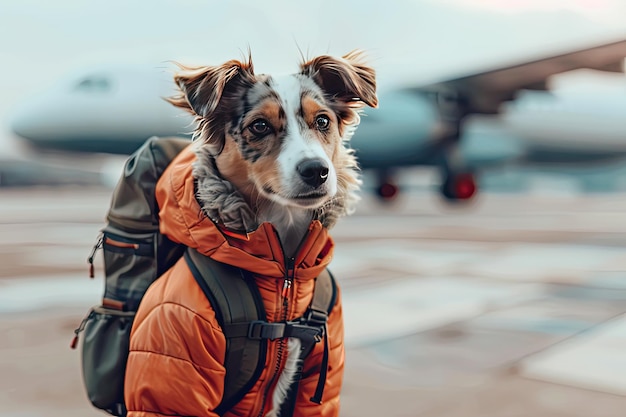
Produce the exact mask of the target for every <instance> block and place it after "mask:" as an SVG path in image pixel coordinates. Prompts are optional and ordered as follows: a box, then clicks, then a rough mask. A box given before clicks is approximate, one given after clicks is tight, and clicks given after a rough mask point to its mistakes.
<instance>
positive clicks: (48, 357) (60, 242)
mask: <svg viewBox="0 0 626 417" xmlns="http://www.w3.org/2000/svg"><path fill="white" fill-rule="evenodd" d="M110 195H111V190H110V189H106V188H86V187H62V188H35V189H28V190H20V189H2V190H0V265H1V266H0V417H6V416H11V417H40V416H41V417H43V416H45V417H56V416H59V417H61V416H63V417H74V416H82V417H88V416H94V417H95V416H102V415H104V414H103V413H102V412H100V411H97V410H96V409H94V408H93V407H92V406H91V405H90V404H89V402H88V400H87V398H86V396H85V394H84V390H83V387H82V382H81V376H80V354H79V351H73V350H71V349H70V348H69V344H70V341H71V339H72V337H73V330H74V328H75V327H76V326H77V325H78V323H79V322H80V320H81V319H82V317H83V316H84V314H85V313H86V312H87V310H88V308H89V307H91V306H92V305H94V304H96V303H97V302H98V299H99V297H100V295H101V291H102V285H103V283H102V271H101V268H102V264H101V259H98V260H97V263H96V270H97V276H96V279H94V280H90V279H89V278H88V277H87V273H88V268H87V263H86V258H87V256H88V254H89V251H90V249H91V247H92V245H93V244H94V242H95V240H96V236H97V234H98V231H99V229H100V228H101V227H102V226H103V224H104V216H105V213H106V210H107V208H108V204H109V199H110ZM333 237H334V239H335V241H336V251H335V258H334V260H333V262H332V264H331V270H332V271H333V273H334V275H335V276H336V277H337V278H338V280H339V282H340V285H341V286H342V293H343V300H344V312H345V327H346V346H347V352H346V371H345V380H344V388H343V391H342V412H341V415H342V416H346V417H348V416H355V417H356V416H359V417H368V416H407V417H408V416H410V417H414V416H424V417H426V416H429V417H431V416H432V417H526V416H533V417H613V416H615V417H617V416H619V417H623V416H624V415H625V413H626V251H625V248H626V194H592V195H578V194H550V193H543V194H484V195H482V196H481V197H480V198H478V199H477V201H475V202H474V203H473V204H472V205H471V206H469V207H464V208H462V207H453V208H450V207H446V206H444V205H443V204H442V203H441V202H440V200H439V198H438V197H437V196H436V195H434V194H432V193H429V192H424V191H420V192H410V193H407V194H405V195H402V196H401V197H400V199H399V201H398V202H396V203H395V204H393V205H390V206H385V205H382V204H380V203H379V202H377V201H376V200H375V199H373V198H372V197H371V196H369V195H364V198H363V201H362V202H361V204H360V206H359V209H358V210H357V213H356V214H355V215H353V216H351V217H349V218H346V219H343V220H342V221H341V222H340V223H339V224H338V225H337V227H336V228H335V229H334V230H333Z"/></svg>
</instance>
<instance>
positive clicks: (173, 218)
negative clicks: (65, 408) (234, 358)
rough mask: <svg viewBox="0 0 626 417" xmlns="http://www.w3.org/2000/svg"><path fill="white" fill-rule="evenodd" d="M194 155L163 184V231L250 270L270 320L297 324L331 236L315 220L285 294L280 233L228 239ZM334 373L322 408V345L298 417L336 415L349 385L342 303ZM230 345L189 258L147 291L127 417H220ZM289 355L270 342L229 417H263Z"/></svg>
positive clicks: (311, 361) (307, 365)
mask: <svg viewBox="0 0 626 417" xmlns="http://www.w3.org/2000/svg"><path fill="white" fill-rule="evenodd" d="M195 160H196V156H195V154H194V153H193V151H192V149H191V147H189V148H187V149H186V150H184V151H183V152H182V153H181V154H180V155H179V156H178V157H177V158H176V159H175V160H174V161H173V163H172V164H171V165H170V166H169V167H168V168H167V170H166V171H165V173H164V174H163V176H162V178H161V179H160V181H159V183H158V186H157V200H158V203H159V207H160V223H161V232H162V233H164V234H166V235H167V236H168V237H170V239H172V240H174V241H176V242H180V243H183V244H185V245H187V246H190V247H192V248H196V249H197V250H198V251H199V252H201V253H203V254H205V255H207V256H210V257H212V258H213V259H215V260H217V261H220V262H224V263H228V264H231V265H234V266H237V267H240V268H244V269H246V270H248V271H250V272H252V274H253V275H254V277H255V281H256V284H257V285H258V287H259V290H260V293H261V296H262V298H263V304H264V306H265V311H266V312H267V320H268V321H270V322H276V321H283V320H294V319H296V318H298V317H301V316H302V315H303V314H304V312H305V310H306V309H307V307H308V306H309V304H310V302H311V296H312V291H313V287H314V278H315V277H317V276H318V275H319V274H320V273H321V272H322V271H323V270H324V268H325V267H326V266H327V265H328V263H329V262H330V260H331V257H332V252H333V242H332V240H331V238H330V237H329V235H328V232H327V229H326V228H324V227H323V226H322V225H321V223H320V222H319V221H313V222H312V223H311V225H310V227H309V233H308V235H307V237H306V238H305V240H304V241H303V244H302V245H301V247H300V250H299V252H298V254H297V256H296V257H295V271H294V279H293V283H292V285H291V287H290V288H289V289H288V291H285V292H284V291H283V287H284V286H285V282H284V281H285V277H286V266H285V265H286V259H285V257H284V254H283V252H282V249H281V245H280V241H279V240H278V237H277V234H276V232H275V229H274V228H273V226H272V225H270V224H268V223H263V224H261V225H260V226H259V227H258V228H257V229H256V230H254V231H253V232H251V233H248V234H247V235H236V234H233V233H224V230H222V228H220V227H218V226H217V225H216V223H214V222H213V221H211V220H209V219H208V218H207V217H206V216H205V215H204V213H203V211H202V210H201V208H200V205H199V204H198V202H197V200H196V198H195V191H194V188H195V187H194V178H193V175H192V173H193V171H192V163H193V162H194V161H195ZM327 337H328V343H329V352H328V374H327V377H326V385H325V387H324V395H323V398H322V403H321V404H316V403H313V402H311V401H310V399H311V397H312V396H313V395H314V393H315V389H316V386H317V383H318V378H319V372H320V369H321V363H322V357H323V353H324V343H323V342H322V343H317V344H316V345H315V348H314V350H313V351H312V352H311V354H310V355H309V356H308V357H307V358H306V359H305V361H304V363H303V371H302V372H303V373H302V375H303V378H302V381H301V383H300V388H299V391H298V394H297V398H296V407H295V412H294V416H302V417H304V416H337V415H338V414H339V391H340V389H341V383H342V378H343V365H344V346H343V319H342V312H341V298H340V296H339V294H338V297H337V303H336V305H335V307H334V308H333V310H332V312H331V314H330V317H329V321H328V332H327ZM225 346H226V342H225V338H224V335H223V333H222V330H221V328H220V326H219V324H218V322H217V321H216V318H215V313H214V311H213V309H212V308H211V305H210V304H209V302H208V300H207V298H206V296H205V295H204V293H203V292H202V290H201V289H200V287H199V286H198V284H197V283H196V281H195V279H194V278H193V275H192V273H191V271H190V270H189V268H188V266H187V264H186V262H185V261H184V259H181V260H180V261H178V263H176V264H175V265H174V266H173V267H172V268H171V269H170V270H169V271H167V272H166V273H165V274H164V275H163V276H162V277H160V278H159V279H158V280H157V281H156V282H155V283H154V284H153V285H152V286H151V287H150V288H149V289H148V291H147V292H146V294H145V296H144V298H143V300H142V302H141V305H140V307H139V311H138V312H137V316H136V318H135V322H134V324H133V329H132V334H131V342H130V354H129V358H128V364H127V371H126V381H125V400H126V406H127V408H128V417H148V416H203V417H210V416H215V415H216V414H215V413H214V412H213V410H214V409H215V407H216V406H217V405H218V404H219V403H220V401H221V398H222V393H223V389H224V375H225V369H224V356H225ZM284 349H287V343H286V341H285V340H281V339H278V340H274V341H268V349H267V357H266V363H265V365H266V366H265V369H264V370H263V372H262V374H261V376H260V378H259V379H258V381H257V382H256V384H255V385H254V386H253V387H252V389H251V390H250V391H249V392H248V393H247V394H246V395H245V397H244V398H243V399H242V400H241V401H240V402H239V403H238V404H237V405H236V406H235V407H234V408H233V409H231V410H230V411H229V412H227V413H226V414H225V415H227V416H254V417H256V416H264V415H266V414H267V413H268V412H269V411H270V410H271V409H272V401H273V400H272V397H273V391H274V388H275V385H276V381H277V379H278V374H280V372H281V370H282V368H283V367H284V365H285V364H284V362H285V356H286V355H284V354H283V353H284V352H281V350H284Z"/></svg>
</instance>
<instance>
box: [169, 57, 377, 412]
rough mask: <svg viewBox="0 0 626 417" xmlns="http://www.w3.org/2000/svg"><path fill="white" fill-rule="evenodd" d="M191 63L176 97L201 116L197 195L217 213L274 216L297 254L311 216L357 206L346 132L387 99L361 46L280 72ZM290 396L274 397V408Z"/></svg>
mask: <svg viewBox="0 0 626 417" xmlns="http://www.w3.org/2000/svg"><path fill="white" fill-rule="evenodd" d="M182 69H183V71H182V72H181V73H179V74H177V75H176V76H175V77H174V79H175V82H176V84H177V86H178V87H179V90H180V93H179V94H178V95H177V96H175V97H172V98H170V99H169V101H170V103H172V104H174V105H175V106H177V107H181V108H183V109H185V110H187V111H189V112H190V113H191V114H193V115H194V116H195V119H196V123H197V127H196V130H195V132H194V139H195V140H196V142H197V143H198V144H199V146H198V148H197V155H198V158H197V162H196V164H195V165H194V178H195V179H196V183H197V198H198V201H199V203H200V204H201V206H202V208H203V210H204V212H205V213H206V215H207V216H209V217H210V218H211V219H212V220H213V221H214V222H216V223H218V224H220V225H222V226H225V227H226V228H227V229H230V230H235V231H238V232H244V233H245V232H250V231H253V230H255V229H256V228H257V227H258V225H259V224H260V223H262V222H271V223H272V224H273V225H274V227H275V228H276V230H277V232H278V234H279V237H280V239H281V242H282V245H283V250H284V252H285V256H286V257H292V256H294V255H295V253H296V252H297V249H298V245H299V243H300V242H301V240H302V239H303V237H304V236H305V234H306V232H307V230H308V226H309V224H310V222H311V221H312V220H314V219H317V220H320V221H321V222H322V224H323V225H324V226H326V227H328V228H330V227H332V226H333V225H334V224H335V222H336V221H337V219H338V218H339V217H341V216H343V215H345V214H349V213H351V212H352V211H353V209H354V203H355V202H356V201H357V196H356V191H357V190H358V187H359V184H360V179H359V174H358V168H357V163H356V159H355V157H354V155H353V152H352V150H351V149H349V148H348V147H347V141H348V140H349V139H350V137H351V136H352V134H353V133H354V130H355V129H356V126H357V125H358V123H359V120H360V119H359V113H358V110H359V109H360V108H362V107H364V106H365V105H368V106H371V107H376V106H377V105H378V99H377V97H376V81H375V74H374V70H373V69H371V68H370V67H368V66H367V65H365V64H364V63H363V61H362V54H361V53H360V52H358V51H354V52H351V53H349V54H347V55H345V56H344V57H342V58H333V57H331V56H326V55H325V56H320V57H317V58H314V59H312V60H309V61H307V62H304V63H302V64H301V66H300V72H299V73H297V74H291V75H287V76H280V77H274V76H269V75H256V74H254V70H253V65H252V60H251V58H250V57H248V60H247V61H245V62H240V61H237V60H232V61H228V62H226V63H225V64H223V65H219V66H210V67H199V68H188V67H182ZM298 342H299V341H298ZM293 343H294V341H290V343H289V344H288V347H289V348H290V349H289V351H290V354H289V357H288V360H287V362H288V363H291V364H292V365H293V364H294V363H296V362H294V358H295V359H297V356H295V354H297V352H298V351H299V349H293V348H292V346H293ZM291 352H294V355H291ZM290 360H291V362H290ZM292 368H294V369H295V368H296V366H292ZM290 374H293V372H289V371H287V372H283V374H282V375H281V377H280V379H279V387H283V388H284V387H288V386H289V382H290V380H291V378H292V377H293V375H290ZM276 391H277V392H280V388H278V389H277V390H276ZM285 391H286V389H285ZM276 396H278V397H284V394H282V395H281V394H277V395H275V397H276ZM281 402H282V399H281V398H274V411H273V412H272V413H270V415H276V414H277V411H276V410H278V409H279V408H280V403H281Z"/></svg>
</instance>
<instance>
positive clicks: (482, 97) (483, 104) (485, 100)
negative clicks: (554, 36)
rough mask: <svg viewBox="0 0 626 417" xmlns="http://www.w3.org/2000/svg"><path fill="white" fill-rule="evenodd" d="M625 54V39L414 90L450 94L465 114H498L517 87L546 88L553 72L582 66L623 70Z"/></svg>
mask: <svg viewBox="0 0 626 417" xmlns="http://www.w3.org/2000/svg"><path fill="white" fill-rule="evenodd" d="M624 58H626V40H622V41H619V42H613V43H608V44H604V45H600V46H596V47H592V48H587V49H582V50H578V51H574V52H569V53H565V54H562V55H556V56H551V57H547V58H543V59H538V60H535V61H530V62H525V63H521V64H518V65H512V66H509V67H505V68H499V69H495V70H491V71H486V72H481V73H478V74H473V75H469V76H464V77H461V78H455V79H450V80H445V81H441V82H437V83H434V84H429V85H426V86H421V87H417V88H415V89H413V90H415V91H419V92H426V93H431V94H448V95H450V94H451V95H452V96H448V97H452V98H453V99H454V100H455V101H456V102H457V103H460V104H461V105H462V106H463V112H464V113H465V114H471V113H480V114H497V113H498V110H499V107H500V104H502V102H504V101H509V100H512V99H514V98H515V95H516V93H517V92H518V91H519V90H547V89H548V86H547V79H548V78H549V77H550V76H552V75H555V74H559V73H563V72H566V71H572V70H576V69H582V68H588V69H594V70H600V71H610V72H623V71H624Z"/></svg>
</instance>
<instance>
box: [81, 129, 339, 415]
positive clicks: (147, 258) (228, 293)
mask: <svg viewBox="0 0 626 417" xmlns="http://www.w3.org/2000/svg"><path fill="white" fill-rule="evenodd" d="M189 143H190V142H189V141H188V140H185V139H177V138H176V139H175V138H172V139H157V138H150V139H149V140H148V141H147V142H146V143H145V144H144V145H143V146H142V147H141V148H139V149H138V150H137V151H136V152H135V153H134V154H133V155H131V156H130V157H129V159H128V161H127V162H126V165H125V167H124V173H123V175H122V178H121V179H120V181H119V182H118V184H117V187H116V189H115V191H114V193H113V198H112V201H111V207H110V209H109V212H108V215H107V224H106V226H105V228H104V229H103V230H102V233H101V235H100V237H99V239H98V242H97V243H96V245H95V246H94V248H93V250H92V252H91V254H90V256H89V259H88V262H89V265H90V276H91V277H92V278H93V276H94V268H93V263H94V258H95V255H96V253H97V251H98V250H99V249H103V253H104V272H105V288H104V295H103V298H102V304H101V305H99V306H96V307H94V308H92V309H91V310H90V311H89V313H88V314H87V316H86V317H85V318H84V319H83V321H82V322H81V323H80V325H79V327H78V328H77V329H76V330H75V331H74V333H75V337H74V340H73V341H72V346H71V347H72V348H76V347H77V345H78V339H79V335H80V334H81V333H82V332H84V337H83V343H82V349H81V350H82V374H83V382H84V385H85V388H86V391H87V395H88V397H89V400H90V401H91V403H92V404H93V405H94V406H95V407H97V408H99V409H102V410H105V411H107V412H108V413H110V414H112V415H116V416H124V415H126V407H125V405H124V375H125V370H126V360H127V358H128V349H129V340H130V331H131V328H132V323H133V319H134V317H135V313H136V311H137V308H138V307H139V304H140V302H141V299H142V297H143V295H144V293H145V292H146V290H147V289H148V287H149V286H150V284H152V282H154V281H155V280H156V279H157V278H158V277H159V276H161V274H163V273H164V272H165V271H167V270H168V269H169V268H170V267H172V266H173V265H174V263H176V262H177V261H178V260H179V259H180V258H181V256H184V258H185V261H186V262H187V264H188V266H189V268H190V270H191V271H192V273H193V276H194V277H195V279H196V281H197V283H198V285H199V286H200V288H202V290H203V292H204V293H205V294H206V296H207V299H208V301H207V302H210V303H211V305H212V307H213V309H214V310H215V313H216V317H217V320H218V322H219V324H220V326H221V327H222V330H223V332H224V335H225V337H226V358H225V363H224V366H225V368H226V377H225V378H226V379H225V389H224V396H223V398H222V402H221V403H220V405H219V406H218V407H217V408H216V410H215V411H216V413H217V414H220V415H221V414H223V413H224V412H226V411H228V410H229V409H230V408H232V407H233V406H234V405H235V404H237V403H238V402H239V401H240V400H241V399H242V398H243V396H244V395H245V394H246V393H247V392H248V391H249V390H250V389H251V388H252V387H253V386H254V384H255V383H256V381H257V380H258V378H259V376H260V375H261V372H262V370H263V367H264V366H265V356H266V353H267V340H268V339H269V340H273V339H278V338H283V337H297V338H300V339H301V341H302V345H303V347H304V348H305V349H303V355H302V358H304V357H305V356H306V355H308V354H309V353H310V351H311V350H312V349H313V347H314V345H315V344H316V343H317V342H319V341H321V340H322V339H324V340H325V349H324V355H323V361H322V362H323V363H322V368H321V369H320V380H319V382H318V387H317V390H316V393H315V396H314V397H313V398H311V401H314V402H317V403H320V402H321V398H322V393H323V389H324V384H325V380H326V372H327V367H328V364H327V361H328V341H327V338H326V337H324V336H325V332H326V322H327V320H328V315H329V314H330V312H331V310H332V309H333V307H334V305H335V301H336V284H335V281H334V279H333V277H332V275H331V274H330V273H329V272H328V270H325V271H324V272H323V273H322V274H321V275H320V276H319V277H317V278H316V284H315V291H314V294H313V299H312V302H311V305H310V306H309V308H308V310H307V313H306V314H305V315H304V316H303V317H301V318H300V319H297V320H294V321H291V322H281V323H269V322H267V321H266V314H265V310H264V307H263V302H262V300H261V296H260V294H259V291H258V288H257V287H256V285H255V283H254V279H253V278H252V276H251V275H250V274H249V273H248V272H247V271H245V270H242V269H239V268H236V267H233V266H230V265H226V264H222V263H219V262H216V261H214V260H213V259H211V258H209V257H206V256H204V255H201V254H200V253H198V252H197V251H195V250H193V249H190V248H187V247H186V246H184V245H181V244H176V243H174V242H172V241H171V240H169V239H168V238H167V237H166V236H164V235H162V234H161V233H160V232H159V218H158V207H157V203H156V198H155V188H156V183H157V181H158V179H159V177H160V176H161V174H162V173H163V171H164V170H165V168H166V167H167V165H168V164H169V163H170V162H171V161H172V160H173V159H174V157H175V156H176V155H177V154H178V153H179V152H180V151H181V150H182V149H183V148H185V147H186V146H188V145H189ZM298 381H299V377H297V378H296V381H295V382H294V384H293V385H292V387H291V388H290V396H289V397H288V398H289V399H288V400H287V401H285V403H284V404H283V408H282V410H281V415H282V416H288V415H291V414H292V413H293V407H294V404H295V393H296V392H297V388H298Z"/></svg>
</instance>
